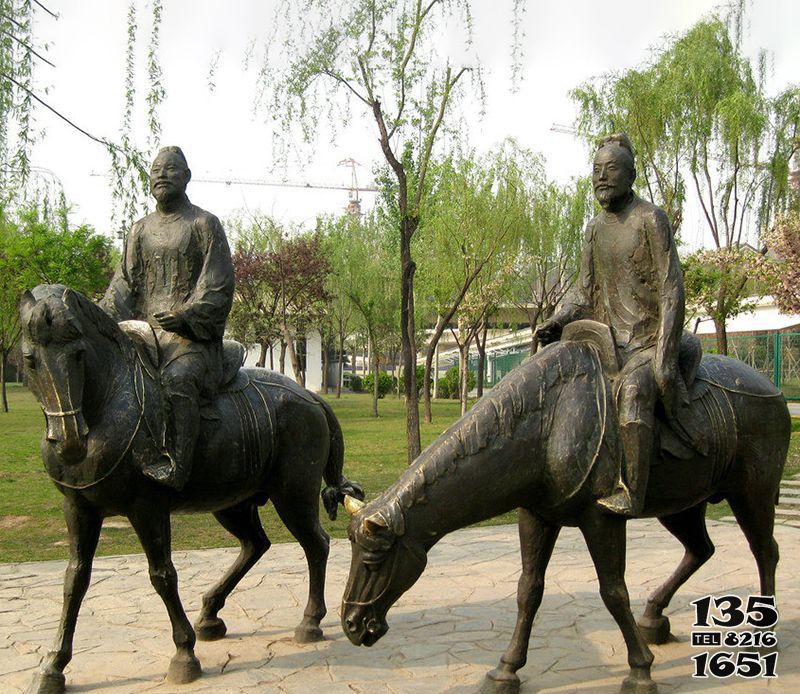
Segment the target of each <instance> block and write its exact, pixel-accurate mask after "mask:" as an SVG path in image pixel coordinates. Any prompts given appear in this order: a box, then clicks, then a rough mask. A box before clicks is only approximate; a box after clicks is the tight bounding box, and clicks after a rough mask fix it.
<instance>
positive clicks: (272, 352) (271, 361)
mask: <svg viewBox="0 0 800 694" xmlns="http://www.w3.org/2000/svg"><path fill="white" fill-rule="evenodd" d="M269 368H270V370H271V371H275V349H274V347H273V343H272V342H270V343H269Z"/></svg>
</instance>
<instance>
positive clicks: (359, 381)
mask: <svg viewBox="0 0 800 694" xmlns="http://www.w3.org/2000/svg"><path fill="white" fill-rule="evenodd" d="M350 390H352V391H353V392H354V393H363V392H364V379H363V378H361V376H356V375H355V374H353V375H352V376H350Z"/></svg>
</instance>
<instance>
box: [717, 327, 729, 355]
mask: <svg viewBox="0 0 800 694" xmlns="http://www.w3.org/2000/svg"><path fill="white" fill-rule="evenodd" d="M714 328H715V329H716V331H717V353H718V354H724V355H725V356H726V357H727V356H728V331H727V328H726V326H725V321H724V320H717V319H716V318H715V319H714Z"/></svg>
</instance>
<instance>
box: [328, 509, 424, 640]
mask: <svg viewBox="0 0 800 694" xmlns="http://www.w3.org/2000/svg"><path fill="white" fill-rule="evenodd" d="M348 537H349V538H350V543H351V547H352V561H351V564H350V575H349V577H348V581H347V587H346V588H345V593H344V597H343V599H342V627H343V629H344V632H345V634H347V638H348V639H350V641H351V642H352V643H353V644H354V645H356V646H361V645H363V646H372V645H373V644H374V643H375V642H376V641H377V640H378V639H380V638H381V637H382V636H383V635H384V634H385V633H386V632H387V631H388V630H389V627H388V625H387V624H386V613H387V612H388V611H389V608H390V607H391V606H392V605H394V603H395V602H397V600H398V598H399V597H400V596H401V595H402V594H403V593H405V592H406V591H407V590H408V589H409V588H410V587H411V586H413V585H414V583H416V581H417V579H418V578H419V577H420V575H421V574H422V571H423V570H424V569H425V565H426V563H427V553H426V550H425V548H424V547H423V546H422V544H421V543H419V542H416V541H414V540H413V539H412V538H410V537H409V536H407V535H406V534H405V532H404V521H403V514H402V510H401V509H400V508H399V506H398V505H397V504H394V503H391V502H387V503H384V504H382V505H381V504H380V503H379V502H377V501H376V502H373V503H372V504H370V505H369V506H365V507H362V508H361V509H360V510H358V511H357V512H356V513H355V514H354V516H353V518H352V520H351V522H350V527H349V529H348Z"/></svg>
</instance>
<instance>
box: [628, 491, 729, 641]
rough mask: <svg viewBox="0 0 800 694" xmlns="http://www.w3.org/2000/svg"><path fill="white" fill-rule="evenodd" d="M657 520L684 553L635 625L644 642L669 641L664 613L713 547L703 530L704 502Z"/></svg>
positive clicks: (711, 553)
mask: <svg viewBox="0 0 800 694" xmlns="http://www.w3.org/2000/svg"><path fill="white" fill-rule="evenodd" d="M658 520H659V521H660V522H661V525H663V526H664V527H665V528H666V529H667V530H669V531H670V532H671V533H672V534H673V535H674V536H675V537H676V538H677V539H678V540H680V542H681V544H682V545H683V547H684V550H685V552H684V554H683V558H682V559H681V562H680V564H678V567H677V568H676V569H675V571H674V572H673V573H672V575H671V576H670V577H669V578H668V579H667V580H666V581H665V582H664V583H663V584H662V585H661V586H659V587H658V588H657V589H656V590H655V591H653V594H652V595H651V596H650V597H649V598H647V606H646V607H645V610H644V614H643V615H642V617H641V619H639V622H638V624H639V631H641V632H642V634H643V635H644V637H645V639H647V642H648V643H666V642H667V641H668V640H669V638H670V633H669V629H670V625H669V618H668V617H665V616H664V614H663V612H664V610H665V609H666V607H667V605H669V603H670V601H671V600H672V598H673V596H674V595H675V593H676V592H677V590H678V589H679V588H680V587H681V586H682V585H683V584H684V583H686V581H687V580H688V579H689V577H690V576H692V575H693V574H694V573H695V571H697V570H698V569H699V568H700V567H701V566H702V565H703V564H705V563H706V562H707V561H708V560H709V559H710V558H711V557H712V555H713V554H714V544H713V543H712V542H711V538H710V537H709V536H708V532H707V531H706V504H705V502H703V503H701V504H698V505H697V506H693V507H692V508H688V509H686V510H685V511H681V512H680V513H675V514H673V515H670V516H664V517H663V518H659V519H658Z"/></svg>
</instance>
